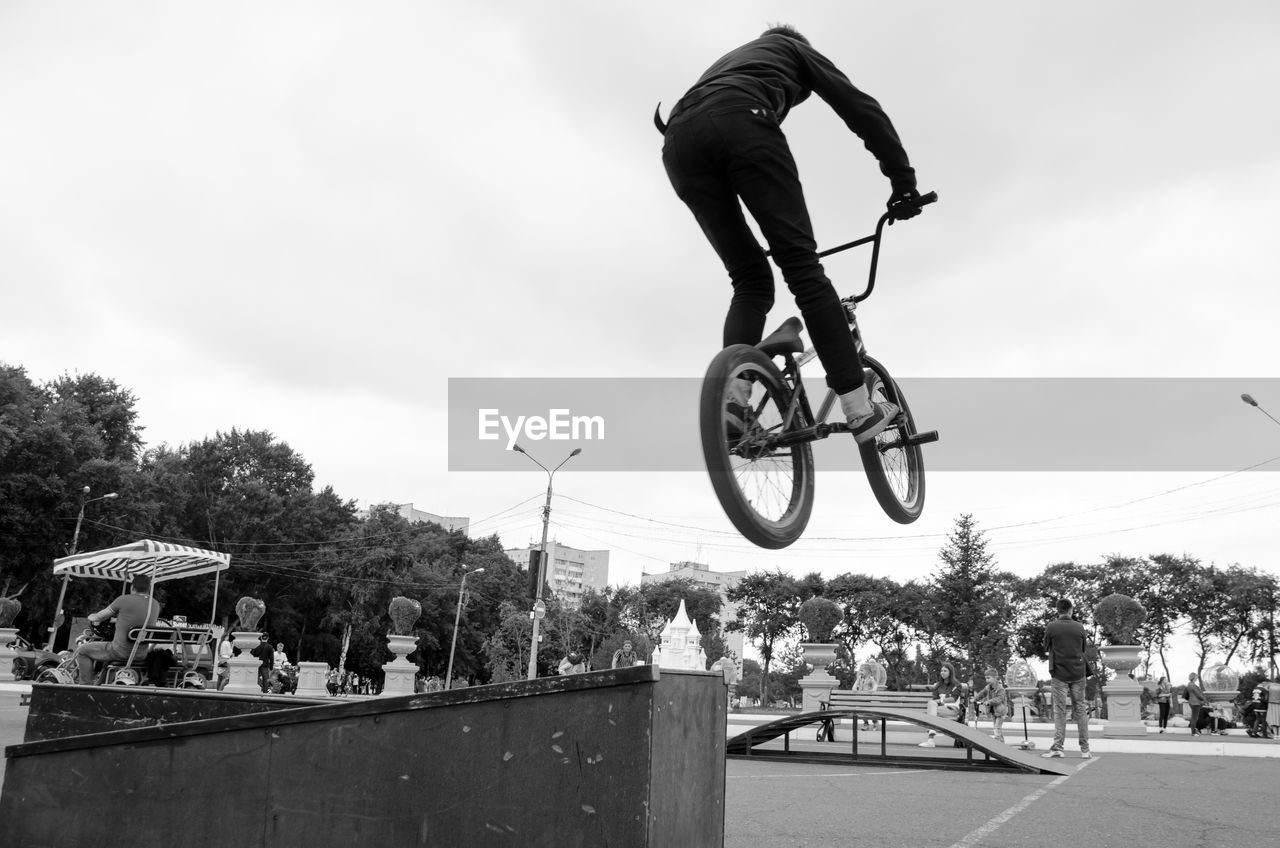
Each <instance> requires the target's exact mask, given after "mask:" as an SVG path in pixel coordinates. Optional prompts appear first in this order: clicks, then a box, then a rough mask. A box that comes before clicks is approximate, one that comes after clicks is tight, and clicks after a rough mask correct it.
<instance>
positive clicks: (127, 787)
mask: <svg viewBox="0 0 1280 848" xmlns="http://www.w3.org/2000/svg"><path fill="white" fill-rule="evenodd" d="M726 707H727V705H726V690H725V686H724V682H723V678H722V677H721V676H720V675H719V674H711V673H708V672H684V673H681V672H672V671H663V672H661V674H659V672H658V669H657V668H656V667H653V666H642V667H637V668H629V669H618V670H613V671H602V672H592V673H589V674H582V675H574V676H571V677H562V678H555V679H547V680H536V681H520V682H517V683H510V684H502V685H498V686H481V687H474V688H472V689H464V690H454V691H452V692H441V693H432V694H430V695H410V696H403V697H397V698H382V699H374V700H369V701H363V702H358V703H342V704H335V705H322V706H315V707H306V708H301V709H295V710H285V711H277V712H271V713H262V714H257V715H246V716H239V717H233V718H219V719H210V720H204V721H193V722H183V723H178V724H166V725H163V726H160V727H148V728H142V729H134V730H120V731H114V732H110V733H99V734H94V735H90V736H77V737H72V738H64V739H53V740H46V741H42V742H31V743H24V744H23V745H17V746H12V747H10V748H8V749H6V752H5V753H6V756H8V757H9V760H8V765H7V769H6V772H5V782H4V793H3V796H0V820H3V821H4V822H5V830H6V838H8V839H11V840H12V843H11V844H15V845H32V846H35V845H41V846H80V845H90V844H100V843H101V841H102V837H103V834H104V833H107V832H110V833H111V838H112V840H113V841H115V842H116V843H118V844H121V845H130V846H137V848H146V846H165V848H170V846H172V845H174V844H181V845H183V846H184V848H201V846H210V848H212V847H213V846H217V848H224V847H225V846H227V845H236V846H307V848H314V846H317V845H387V846H401V845H431V846H435V845H438V846H472V845H477V846H487V845H513V846H514V845H518V846H554V848H561V846H596V845H610V846H654V848H657V847H658V846H662V847H663V848H679V846H695V847H696V848H703V847H704V846H718V845H722V844H723V840H724V769H725V759H724V753H725V751H724V744H725V735H726V734H725V716H726Z"/></svg>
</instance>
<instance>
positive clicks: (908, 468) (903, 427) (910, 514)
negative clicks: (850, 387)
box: [858, 356, 924, 524]
mask: <svg viewBox="0 0 1280 848" xmlns="http://www.w3.org/2000/svg"><path fill="white" fill-rule="evenodd" d="M863 363H864V365H865V370H866V374H867V391H868V393H870V395H871V400H872V402H875V401H879V400H888V401H892V402H893V403H896V404H897V405H898V406H899V407H900V408H901V409H902V415H901V416H899V417H898V419H897V421H895V422H894V423H893V424H892V425H890V426H889V428H888V429H886V430H885V431H884V432H883V433H881V434H880V435H879V436H876V440H875V441H874V442H868V443H867V444H865V445H861V446H860V447H859V448H858V452H859V453H860V454H861V455H862V468H863V470H864V471H865V472H866V475H867V482H868V483H869V484H870V485H871V491H872V492H873V493H874V494H875V496H876V500H877V501H879V502H880V508H881V509H883V510H884V513H885V515H887V516H889V517H890V518H892V519H893V520H894V521H896V522H898V523H899V524H910V523H911V522H913V521H915V520H916V519H917V518H919V517H920V513H921V512H923V511H924V455H923V454H922V453H921V451H920V445H918V444H910V443H908V442H907V441H906V439H907V437H909V436H912V435H915V432H916V422H915V419H914V418H912V417H911V407H910V406H908V405H907V399H906V397H905V396H904V395H903V394H902V390H901V389H900V388H898V384H897V383H896V382H895V381H894V379H893V377H891V376H889V372H888V370H886V369H885V367H884V366H883V365H882V364H880V362H878V361H877V360H875V359H872V358H871V357H869V356H864V357H863Z"/></svg>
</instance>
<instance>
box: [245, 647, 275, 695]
mask: <svg viewBox="0 0 1280 848" xmlns="http://www.w3.org/2000/svg"><path fill="white" fill-rule="evenodd" d="M249 654H250V655H251V656H255V657H257V658H258V688H259V689H261V690H262V691H263V692H266V691H268V690H270V689H271V668H272V666H273V665H274V663H275V652H274V651H272V650H271V642H270V640H269V639H268V637H267V634H266V633H259V634H258V644H257V645H256V646H254V647H253V649H252V650H250V651H249Z"/></svg>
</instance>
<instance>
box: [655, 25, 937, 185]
mask: <svg viewBox="0 0 1280 848" xmlns="http://www.w3.org/2000/svg"><path fill="white" fill-rule="evenodd" d="M725 92H736V93H741V94H743V95H745V96H746V97H747V98H749V99H750V100H751V101H752V102H755V103H759V104H761V105H762V106H765V107H767V108H768V109H770V110H771V111H772V112H773V113H774V115H776V116H777V119H778V122H779V123H781V122H782V120H783V119H784V118H786V116H787V113H788V112H790V111H791V108H792V107H793V106H796V105H797V104H799V103H803V102H804V101H805V100H806V99H808V97H809V95H810V94H811V93H817V95H818V96H819V97H821V98H822V99H823V100H824V101H826V103H827V105H828V106H830V107H831V108H832V109H833V110H834V111H835V113H836V114H837V115H839V116H840V118H841V119H842V120H843V121H844V122H845V124H846V125H847V126H848V127H849V129H850V130H852V131H853V132H854V133H856V134H857V136H858V137H859V138H861V139H862V141H863V143H864V144H865V145H866V146H867V150H869V151H871V155H873V156H875V157H876V159H877V160H879V162H880V170H881V172H882V173H883V174H884V175H885V176H886V177H888V178H889V181H890V182H891V183H892V184H893V189H894V191H907V190H910V189H914V188H915V187H916V173H915V170H914V169H913V168H912V167H911V164H910V162H909V161H908V159H907V152H906V151H905V150H904V149H903V147H902V142H901V140H899V138H898V133H897V131H896V130H895V129H894V128H893V123H892V122H891V121H890V120H889V116H888V115H886V114H885V113H884V110H883V109H881V108H880V104H879V103H878V102H876V100H875V98H873V97H871V96H869V95H867V94H864V93H863V92H861V91H859V90H858V89H857V88H855V87H854V85H853V83H851V82H850V81H849V78H848V77H847V76H845V75H844V74H843V73H842V72H841V71H840V69H839V68H837V67H836V66H835V65H834V64H832V63H831V60H830V59H828V58H827V57H826V56H823V55H822V54H821V53H819V52H818V51H817V50H814V49H813V48H812V47H810V46H809V45H808V44H805V43H804V42H803V41H800V40H799V39H796V38H792V37H791V36H787V35H782V34H780V33H771V34H769V35H764V36H761V37H760V38H757V39H756V40H755V41H752V42H748V43H747V44H744V45H743V46H741V47H739V48H738V49H737V50H734V51H732V52H730V53H728V54H726V55H724V56H722V57H721V58H720V59H719V60H717V61H716V63H715V64H714V65H712V66H711V67H710V68H708V69H707V71H706V73H704V74H703V75H702V78H701V79H699V80H698V81H697V82H696V83H694V85H693V88H691V89H689V91H688V92H686V93H685V95H684V97H682V98H681V100H680V103H679V104H677V106H676V109H675V112H677V113H678V112H679V111H680V109H681V108H687V107H688V106H690V105H693V104H696V103H697V102H698V101H700V100H703V99H705V98H706V97H709V96H711V95H715V94H721V93H725ZM674 114H675V113H673V117H674Z"/></svg>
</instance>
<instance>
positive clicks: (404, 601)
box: [382, 595, 422, 695]
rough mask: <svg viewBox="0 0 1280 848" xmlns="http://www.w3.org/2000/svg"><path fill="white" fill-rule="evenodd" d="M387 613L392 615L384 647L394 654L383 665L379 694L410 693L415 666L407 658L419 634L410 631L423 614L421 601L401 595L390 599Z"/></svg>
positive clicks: (414, 647)
mask: <svg viewBox="0 0 1280 848" xmlns="http://www.w3.org/2000/svg"><path fill="white" fill-rule="evenodd" d="M387 614H388V615H390V616H391V632H390V633H388V634H387V647H388V648H390V649H391V653H393V654H395V658H394V659H392V660H391V662H389V663H386V664H384V665H383V666H382V674H383V683H382V694H383V695H412V694H413V689H414V686H413V683H414V679H415V678H416V677H417V674H418V667H417V666H416V665H414V664H413V663H411V662H409V660H408V659H406V658H407V657H408V656H409V654H412V653H413V652H414V651H415V650H416V649H417V647H418V637H417V636H414V635H413V634H412V632H411V631H412V630H413V625H414V624H416V623H417V621H418V619H419V618H420V617H421V616H422V604H420V603H418V602H417V601H415V600H413V599H412V598H406V597H404V596H403V595H400V596H397V597H394V598H392V599H391V604H390V605H389V606H388V607H387Z"/></svg>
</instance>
